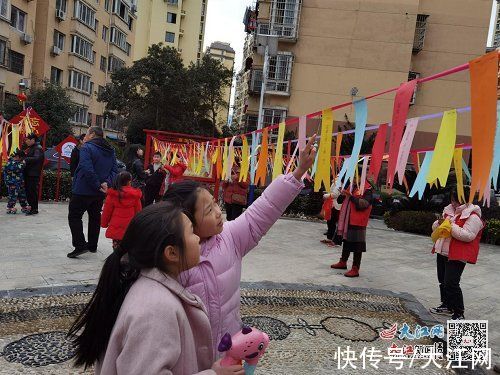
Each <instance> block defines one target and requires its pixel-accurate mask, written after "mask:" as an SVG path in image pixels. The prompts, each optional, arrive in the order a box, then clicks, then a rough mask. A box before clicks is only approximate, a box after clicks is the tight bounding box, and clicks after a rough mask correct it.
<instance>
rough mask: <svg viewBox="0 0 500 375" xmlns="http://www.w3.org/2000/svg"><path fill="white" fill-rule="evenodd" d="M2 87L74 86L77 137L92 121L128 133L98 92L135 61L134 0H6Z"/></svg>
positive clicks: (0, 41) (0, 35)
mask: <svg viewBox="0 0 500 375" xmlns="http://www.w3.org/2000/svg"><path fill="white" fill-rule="evenodd" d="M0 11H1V12H2V15H1V16H0V57H1V56H3V60H2V61H3V64H1V65H0V87H1V91H2V99H3V98H4V97H5V95H16V94H17V93H18V92H19V90H20V88H28V89H29V88H30V87H32V86H35V85H37V84H40V83H41V82H43V81H50V82H52V83H57V84H60V85H61V86H63V87H66V88H68V89H69V93H70V96H71V98H72V100H73V102H74V103H75V105H76V106H77V112H76V114H75V116H74V117H73V118H72V119H71V121H72V123H73V125H74V129H73V130H74V133H75V134H76V135H78V134H81V133H83V132H85V131H86V129H87V127H88V126H90V125H97V126H101V127H103V128H104V129H105V132H106V135H107V136H108V137H110V138H116V139H121V138H123V132H122V131H121V129H119V128H117V127H116V124H115V123H114V122H113V121H111V119H107V118H105V117H104V109H105V105H104V103H100V102H98V101H97V95H98V93H99V92H100V91H101V90H102V89H103V88H104V86H105V85H106V84H107V83H109V82H111V73H112V72H114V71H116V70H117V69H120V68H122V67H124V66H129V65H131V64H132V54H133V46H134V34H135V27H136V20H137V16H136V8H135V5H134V4H132V3H131V2H130V0H32V1H25V0H1V6H0Z"/></svg>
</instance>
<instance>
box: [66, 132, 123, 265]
mask: <svg viewBox="0 0 500 375" xmlns="http://www.w3.org/2000/svg"><path fill="white" fill-rule="evenodd" d="M103 135H104V134H103V130H102V128H100V127H98V126H92V127H90V128H89V130H88V132H87V135H86V136H85V140H84V145H83V146H82V147H81V149H80V161H79V163H78V167H77V168H76V171H75V177H74V178H73V188H72V196H71V201H70V202H69V212H68V223H69V227H70V229H71V237H72V240H73V246H74V247H75V250H74V251H72V252H71V253H69V254H68V258H76V257H77V256H79V255H81V254H84V253H86V252H87V251H90V252H91V253H95V252H96V251H97V242H98V240H99V232H100V227H101V209H102V204H103V201H104V195H105V193H106V192H107V190H108V186H111V184H112V182H113V179H114V178H115V176H116V175H117V173H118V166H117V163H116V156H115V150H114V149H113V147H111V145H110V144H109V143H108V142H106V140H105V139H104V138H103ZM85 212H87V213H88V215H89V223H88V238H87V240H88V242H86V241H85V236H84V234H83V222H82V217H83V214H84V213H85Z"/></svg>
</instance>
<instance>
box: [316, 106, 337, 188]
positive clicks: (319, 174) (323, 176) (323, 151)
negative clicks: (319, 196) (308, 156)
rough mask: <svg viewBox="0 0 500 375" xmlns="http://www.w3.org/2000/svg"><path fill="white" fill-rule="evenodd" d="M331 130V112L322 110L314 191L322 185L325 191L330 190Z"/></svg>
mask: <svg viewBox="0 0 500 375" xmlns="http://www.w3.org/2000/svg"><path fill="white" fill-rule="evenodd" d="M332 130H333V112H332V110H331V109H330V108H328V109H325V110H323V114H322V116H321V140H320V144H319V150H318V153H317V167H316V178H315V179H314V191H316V192H317V191H319V190H320V189H321V184H323V186H324V188H325V190H328V189H329V188H330V157H331V155H332Z"/></svg>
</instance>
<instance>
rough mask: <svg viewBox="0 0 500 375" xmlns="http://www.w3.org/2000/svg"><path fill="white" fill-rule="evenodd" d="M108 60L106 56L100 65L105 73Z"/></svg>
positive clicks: (102, 57) (102, 58)
mask: <svg viewBox="0 0 500 375" xmlns="http://www.w3.org/2000/svg"><path fill="white" fill-rule="evenodd" d="M106 63H107V61H106V58H105V57H104V56H101V64H100V67H99V68H100V69H101V70H102V71H103V72H105V71H106Z"/></svg>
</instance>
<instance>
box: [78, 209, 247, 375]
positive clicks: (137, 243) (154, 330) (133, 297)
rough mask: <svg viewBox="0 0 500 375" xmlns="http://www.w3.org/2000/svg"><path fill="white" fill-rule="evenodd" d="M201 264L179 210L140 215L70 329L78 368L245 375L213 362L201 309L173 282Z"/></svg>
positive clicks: (122, 374)
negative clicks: (182, 273)
mask: <svg viewBox="0 0 500 375" xmlns="http://www.w3.org/2000/svg"><path fill="white" fill-rule="evenodd" d="M199 261H200V238H199V237H198V236H197V235H196V234H194V233H193V225H192V222H191V221H190V219H189V218H188V217H187V216H186V215H185V214H184V213H183V212H182V210H181V209H180V208H179V207H175V206H174V205H172V204H170V203H159V204H155V205H154V206H153V205H151V206H148V207H146V208H145V209H144V210H142V211H141V212H139V213H138V214H137V215H136V216H135V217H134V218H133V219H132V221H131V222H130V224H129V226H128V228H127V231H126V232H125V235H124V236H123V240H122V241H121V243H120V245H119V246H118V247H117V248H115V249H113V254H111V255H110V256H109V257H108V258H107V259H106V262H105V263H104V266H103V268H102V271H101V275H100V277H99V283H98V284H97V288H96V290H95V292H94V294H93V295H92V298H91V299H90V302H89V303H88V304H87V306H85V308H84V309H83V311H82V313H81V315H80V316H79V317H78V319H77V320H76V322H75V323H74V324H73V326H72V327H71V329H70V332H69V335H70V337H72V338H73V339H74V341H75V344H76V360H75V364H76V366H81V365H84V366H85V367H90V366H92V365H94V364H96V369H95V372H96V374H97V375H99V374H103V375H137V374H145V375H146V374H155V375H156V374H162V375H192V374H199V375H201V374H203V375H244V373H245V371H244V370H243V368H242V366H240V365H236V366H229V367H221V365H220V361H217V362H215V363H214V357H213V353H212V340H211V337H210V336H211V335H210V322H209V319H208V315H207V311H206V309H205V306H203V303H202V302H201V301H200V299H199V298H198V297H196V296H195V295H193V294H191V293H190V292H189V291H187V290H186V289H185V288H184V287H183V286H182V285H181V284H180V283H179V281H178V279H179V274H180V273H181V272H183V271H186V270H188V269H190V268H191V267H194V266H196V265H197V264H198V262H199Z"/></svg>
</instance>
